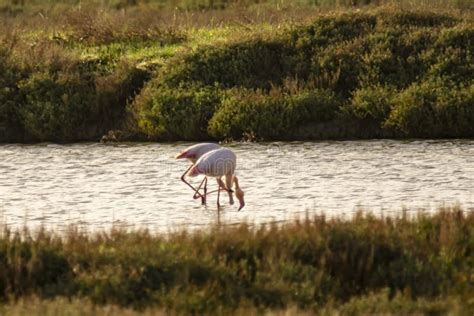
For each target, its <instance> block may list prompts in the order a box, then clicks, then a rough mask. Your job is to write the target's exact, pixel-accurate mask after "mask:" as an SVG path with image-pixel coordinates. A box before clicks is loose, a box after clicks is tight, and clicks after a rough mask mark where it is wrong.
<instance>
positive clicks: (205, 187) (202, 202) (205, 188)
mask: <svg viewBox="0 0 474 316" xmlns="http://www.w3.org/2000/svg"><path fill="white" fill-rule="evenodd" d="M203 181H204V195H203V196H202V197H201V204H202V205H206V195H207V177H205V178H204V180H203Z"/></svg>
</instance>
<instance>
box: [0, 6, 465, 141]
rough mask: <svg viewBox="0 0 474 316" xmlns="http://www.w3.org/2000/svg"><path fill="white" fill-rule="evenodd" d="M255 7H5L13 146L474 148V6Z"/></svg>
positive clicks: (1, 78) (7, 120)
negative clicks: (332, 143) (308, 143)
mask: <svg viewBox="0 0 474 316" xmlns="http://www.w3.org/2000/svg"><path fill="white" fill-rule="evenodd" d="M257 2H261V1H250V0H249V1H191V0H189V1H187V0H182V1H151V0H150V1H139V0H137V1H100V3H101V6H100V7H99V8H98V9H97V8H96V9H94V7H93V4H95V3H94V1H82V2H80V4H79V3H75V2H74V1H72V2H71V1H49V2H48V3H47V4H45V3H43V4H41V3H40V2H38V1H33V0H32V1H28V0H24V1H4V2H3V3H2V2H1V1H0V7H3V10H0V11H1V12H0V27H1V28H2V29H4V30H9V31H8V32H3V33H2V34H1V35H0V142H31V141H58V142H61V141H67V142H70V141H79V140H97V139H99V138H100V137H101V136H102V135H104V134H106V133H107V132H108V131H109V130H121V131H122V133H121V135H123V137H124V138H125V139H150V140H161V141H166V140H207V139H218V140H222V139H242V138H249V135H251V136H250V137H251V138H252V139H257V140H258V139H265V140H272V139H280V140H292V139H322V138H374V137H427V138H440V137H473V136H474V66H473V65H474V62H473V60H474V57H473V52H474V42H473V38H474V24H473V19H472V12H473V8H472V6H471V5H470V2H469V1H467V2H464V1H439V2H436V3H435V4H432V5H431V7H430V9H432V10H427V6H428V5H429V4H428V3H425V2H423V1H421V0H420V1H418V2H413V1H407V2H403V1H401V2H398V4H397V5H395V4H394V3H392V2H390V1H376V2H374V1H316V2H315V1H300V2H298V3H297V4H295V2H291V3H290V2H285V1H279V2H278V5H275V3H274V2H272V1H270V0H269V1H267V2H263V3H257ZM387 3H388V5H382V6H380V7H378V6H377V5H378V4H387ZM414 3H415V4H414ZM360 5H368V6H362V7H359V6H360ZM176 8H178V9H176ZM197 8H200V9H206V10H204V11H202V10H195V9H197ZM117 9H120V10H117ZM215 9H221V10H215ZM361 9H362V10H361ZM422 10H423V11H422Z"/></svg>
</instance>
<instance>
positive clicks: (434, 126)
mask: <svg viewBox="0 0 474 316" xmlns="http://www.w3.org/2000/svg"><path fill="white" fill-rule="evenodd" d="M387 125H388V126H393V127H396V128H398V129H400V130H401V131H403V132H405V133H406V134H407V135H411V136H415V137H471V136H472V135H473V133H474V84H473V83H471V84H467V85H454V84H453V83H449V82H446V81H445V80H444V79H441V78H438V79H437V80H434V81H429V82H423V83H420V84H413V85H412V86H410V87H408V88H407V89H406V90H404V91H402V92H401V93H400V94H399V95H398V96H397V97H396V98H395V99H394V103H393V109H392V111H391V113H390V116H389V118H388V120H387Z"/></svg>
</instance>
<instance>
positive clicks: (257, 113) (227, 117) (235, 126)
mask: <svg viewBox="0 0 474 316" xmlns="http://www.w3.org/2000/svg"><path fill="white" fill-rule="evenodd" d="M336 111H337V102H336V99H335V96H334V94H333V93H331V92H330V91H326V90H315V91H301V92H299V93H297V94H288V93H286V92H282V91H278V90H273V91H270V92H269V93H264V92H262V91H260V90H257V91H253V90H240V89H239V90H234V91H232V92H230V93H228V94H227V96H226V97H225V98H224V99H223V101H222V104H221V106H220V107H219V109H218V110H217V111H216V113H215V114H214V116H213V117H212V119H211V120H210V122H209V133H210V135H212V136H214V137H216V138H228V137H230V138H235V139H240V138H241V137H242V136H244V135H245V134H250V135H255V136H257V138H260V139H286V138H290V137H291V133H292V131H294V130H295V129H296V128H298V127H299V126H300V125H304V124H312V123H317V122H323V121H328V120H330V119H332V118H333V117H334V115H335V113H336Z"/></svg>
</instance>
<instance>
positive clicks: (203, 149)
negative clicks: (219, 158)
mask: <svg viewBox="0 0 474 316" xmlns="http://www.w3.org/2000/svg"><path fill="white" fill-rule="evenodd" d="M219 148H221V146H219V145H218V144H214V143H201V144H196V145H193V146H190V147H188V148H186V149H185V150H183V151H182V152H181V153H179V154H178V155H176V159H184V158H186V159H188V160H189V161H191V163H192V165H191V166H189V168H188V169H186V171H185V172H184V173H183V175H182V176H181V181H183V182H184V183H186V184H187V185H188V186H189V187H190V188H191V189H193V191H194V196H193V198H194V199H197V198H199V197H201V203H202V204H206V195H207V177H205V178H204V179H203V180H202V182H201V184H200V185H199V186H198V188H197V189H196V188H195V187H193V186H192V185H191V183H189V182H187V181H186V179H185V178H184V177H185V175H186V173H187V172H188V171H189V169H191V168H192V166H193V165H194V164H195V163H196V161H197V160H198V159H199V158H201V156H202V155H204V154H205V153H207V152H209V151H211V150H214V149H219ZM203 184H204V195H203V194H201V193H199V189H200V188H201V186H202V185H203Z"/></svg>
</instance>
